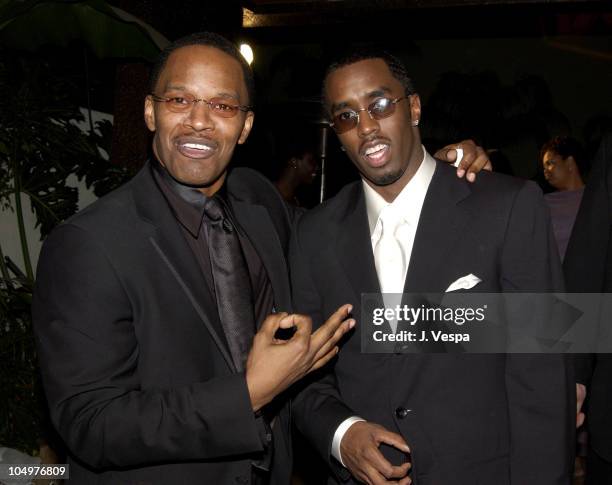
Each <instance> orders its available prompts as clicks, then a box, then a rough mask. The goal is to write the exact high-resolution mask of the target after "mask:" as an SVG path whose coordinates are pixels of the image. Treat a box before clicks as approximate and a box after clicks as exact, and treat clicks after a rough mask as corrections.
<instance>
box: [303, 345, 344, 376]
mask: <svg viewBox="0 0 612 485" xmlns="http://www.w3.org/2000/svg"><path fill="white" fill-rule="evenodd" d="M339 351H340V349H339V348H338V347H334V348H333V349H331V350H330V351H329V352H327V354H325V355H324V356H323V357H321V358H320V359H318V360H315V361H314V363H313V364H312V365H311V366H310V369H308V372H307V373H310V372H312V371H315V370H317V369H320V368H321V367H323V366H324V365H325V364H327V363H328V362H329V361H330V360H332V359H333V358H334V357H335V356H336V355H338V352H339Z"/></svg>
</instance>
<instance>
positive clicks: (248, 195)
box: [227, 167, 293, 241]
mask: <svg viewBox="0 0 612 485" xmlns="http://www.w3.org/2000/svg"><path fill="white" fill-rule="evenodd" d="M227 190H228V194H229V196H230V197H231V198H233V199H237V200H239V201H242V202H246V203H249V204H256V205H259V206H263V207H264V208H265V209H266V210H267V212H268V214H269V215H270V218H271V219H272V222H273V224H274V226H275V228H276V231H277V232H278V234H279V236H280V237H281V240H283V241H287V240H288V237H289V232H290V227H291V222H292V220H293V213H292V212H290V211H289V209H288V207H287V203H286V202H285V201H284V200H283V198H282V197H281V195H280V193H279V192H278V190H276V187H275V186H274V184H273V183H272V182H271V181H270V180H268V179H267V178H266V177H265V176H263V175H262V174H261V173H259V172H257V171H256V170H253V169H250V168H246V167H237V168H234V169H232V170H231V171H230V173H229V174H228V177H227Z"/></svg>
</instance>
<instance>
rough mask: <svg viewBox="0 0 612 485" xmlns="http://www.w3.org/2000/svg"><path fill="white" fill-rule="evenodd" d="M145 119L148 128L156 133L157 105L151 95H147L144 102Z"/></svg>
mask: <svg viewBox="0 0 612 485" xmlns="http://www.w3.org/2000/svg"><path fill="white" fill-rule="evenodd" d="M144 119H145V124H146V125H147V128H148V129H149V130H150V131H155V104H154V103H153V99H152V98H151V96H150V95H147V97H146V98H145V102H144Z"/></svg>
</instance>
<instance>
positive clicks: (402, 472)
mask: <svg viewBox="0 0 612 485" xmlns="http://www.w3.org/2000/svg"><path fill="white" fill-rule="evenodd" d="M411 466H412V465H411V464H410V462H406V463H402V464H401V465H392V470H391V473H390V474H389V475H387V479H388V480H391V479H393V480H401V479H402V478H404V477H405V476H406V475H407V474H408V472H409V471H410V467H411Z"/></svg>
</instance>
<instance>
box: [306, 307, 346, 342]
mask: <svg viewBox="0 0 612 485" xmlns="http://www.w3.org/2000/svg"><path fill="white" fill-rule="evenodd" d="M352 310H353V305H348V304H347V305H342V306H341V307H340V308H338V309H337V310H336V311H335V312H334V313H332V315H331V316H330V317H329V318H328V319H327V321H326V322H325V323H324V324H323V325H321V327H320V328H318V329H317V330H316V331H315V332H314V333H313V334H312V339H311V345H312V346H313V349H314V350H315V351H318V349H320V348H321V347H322V346H323V345H324V344H325V342H327V341H328V340H329V339H330V338H332V337H333V335H334V334H335V332H336V330H338V328H340V326H341V325H342V323H343V322H344V321H345V320H346V318H347V317H348V316H349V314H350V313H351V311H352Z"/></svg>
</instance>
